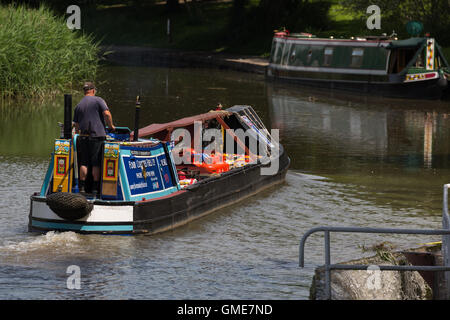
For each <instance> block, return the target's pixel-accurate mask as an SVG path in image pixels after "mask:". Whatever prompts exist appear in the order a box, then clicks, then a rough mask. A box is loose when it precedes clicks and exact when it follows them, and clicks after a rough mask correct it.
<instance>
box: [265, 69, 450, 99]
mask: <svg viewBox="0 0 450 320" xmlns="http://www.w3.org/2000/svg"><path fill="white" fill-rule="evenodd" d="M267 78H268V79H270V80H273V81H286V82H293V83H298V84H301V85H305V86H313V87H316V88H326V89H331V90H341V91H348V92H356V93H362V94H370V95H378V96H383V97H390V98H404V99H430V100H433V99H434V100H436V99H445V98H446V97H448V92H449V90H450V89H449V88H448V82H447V81H446V80H445V79H441V78H437V79H430V80H424V81H417V82H406V83H405V82H388V81H386V82H371V81H352V80H333V79H317V78H307V77H302V76H301V75H298V76H295V75H286V76H276V75H275V76H274V75H271V76H270V75H267Z"/></svg>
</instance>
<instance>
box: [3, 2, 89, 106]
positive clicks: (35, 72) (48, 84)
mask: <svg viewBox="0 0 450 320" xmlns="http://www.w3.org/2000/svg"><path fill="white" fill-rule="evenodd" d="M97 53H98V47H97V44H96V43H94V41H93V39H92V37H91V36H86V35H83V34H81V33H80V32H79V31H73V30H70V29H69V28H67V25H66V20H65V18H64V17H58V16H55V15H54V14H53V12H52V11H51V10H50V9H48V8H47V7H45V6H41V7H40V8H39V9H31V8H27V7H25V6H23V5H9V6H2V5H0V97H3V98H4V97H36V96H38V97H44V96H47V95H53V94H56V93H58V92H61V91H62V90H64V89H67V88H70V86H72V85H77V84H78V83H79V82H81V81H83V80H84V79H93V78H94V77H95V74H96V71H97V64H98V55H97Z"/></svg>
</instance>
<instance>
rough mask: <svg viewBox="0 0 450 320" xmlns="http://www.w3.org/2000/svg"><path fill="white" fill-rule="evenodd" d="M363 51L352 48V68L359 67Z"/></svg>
mask: <svg viewBox="0 0 450 320" xmlns="http://www.w3.org/2000/svg"><path fill="white" fill-rule="evenodd" d="M363 55H364V49H363V48H354V49H353V51H352V64H351V66H352V67H361V66H362V62H363Z"/></svg>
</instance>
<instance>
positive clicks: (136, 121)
mask: <svg viewBox="0 0 450 320" xmlns="http://www.w3.org/2000/svg"><path fill="white" fill-rule="evenodd" d="M140 109H141V98H140V97H139V96H137V97H136V109H135V113H134V133H133V141H138V139H139V110H140Z"/></svg>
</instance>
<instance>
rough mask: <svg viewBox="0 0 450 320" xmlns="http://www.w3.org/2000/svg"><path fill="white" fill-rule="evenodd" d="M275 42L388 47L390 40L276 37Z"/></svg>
mask: <svg viewBox="0 0 450 320" xmlns="http://www.w3.org/2000/svg"><path fill="white" fill-rule="evenodd" d="M274 39H275V42H285V43H296V44H307V45H311V46H344V47H383V48H384V47H387V46H388V45H389V44H390V42H378V41H370V42H369V41H367V40H346V41H342V40H341V41H339V40H327V39H320V40H319V39H315V38H309V39H283V38H274Z"/></svg>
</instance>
